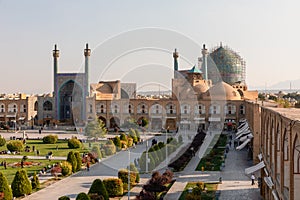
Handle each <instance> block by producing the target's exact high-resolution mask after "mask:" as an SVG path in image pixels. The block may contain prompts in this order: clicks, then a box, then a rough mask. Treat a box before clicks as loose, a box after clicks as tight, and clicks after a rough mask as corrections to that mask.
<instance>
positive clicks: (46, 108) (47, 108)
mask: <svg viewBox="0 0 300 200" xmlns="http://www.w3.org/2000/svg"><path fill="white" fill-rule="evenodd" d="M43 110H44V111H51V110H52V103H51V102H50V101H45V103H44V104H43Z"/></svg>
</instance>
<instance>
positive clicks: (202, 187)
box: [179, 182, 218, 200]
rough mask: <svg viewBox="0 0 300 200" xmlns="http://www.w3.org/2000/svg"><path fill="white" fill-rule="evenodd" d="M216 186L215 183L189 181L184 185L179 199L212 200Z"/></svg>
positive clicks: (214, 196)
mask: <svg viewBox="0 0 300 200" xmlns="http://www.w3.org/2000/svg"><path fill="white" fill-rule="evenodd" d="M217 188H218V184H217V183H204V182H190V183H188V184H187V185H186V186H185V188H184V191H183V192H182V194H181V196H180V198H179V200H196V199H201V200H214V199H216V191H217Z"/></svg>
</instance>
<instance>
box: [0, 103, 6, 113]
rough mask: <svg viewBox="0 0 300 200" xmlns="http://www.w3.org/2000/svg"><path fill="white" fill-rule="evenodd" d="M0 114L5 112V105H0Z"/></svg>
mask: <svg viewBox="0 0 300 200" xmlns="http://www.w3.org/2000/svg"><path fill="white" fill-rule="evenodd" d="M0 112H2V113H4V112H5V105H4V104H1V105H0Z"/></svg>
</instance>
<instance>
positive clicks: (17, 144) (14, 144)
mask: <svg viewBox="0 0 300 200" xmlns="http://www.w3.org/2000/svg"><path fill="white" fill-rule="evenodd" d="M6 147H7V149H8V150H9V151H23V149H24V144H23V142H22V141H20V140H11V141H9V142H8V143H7V144H6Z"/></svg>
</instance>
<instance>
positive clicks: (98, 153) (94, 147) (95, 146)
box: [91, 145, 103, 159]
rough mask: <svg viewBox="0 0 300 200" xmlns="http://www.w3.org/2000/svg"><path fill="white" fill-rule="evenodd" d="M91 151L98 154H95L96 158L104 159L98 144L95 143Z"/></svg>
mask: <svg viewBox="0 0 300 200" xmlns="http://www.w3.org/2000/svg"><path fill="white" fill-rule="evenodd" d="M91 152H92V153H95V154H97V155H95V157H96V158H99V159H102V157H103V156H102V153H101V151H100V148H99V146H98V145H94V146H93V147H92V150H91Z"/></svg>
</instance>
